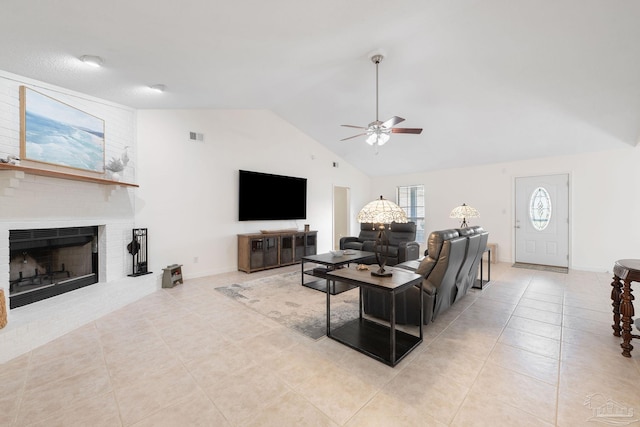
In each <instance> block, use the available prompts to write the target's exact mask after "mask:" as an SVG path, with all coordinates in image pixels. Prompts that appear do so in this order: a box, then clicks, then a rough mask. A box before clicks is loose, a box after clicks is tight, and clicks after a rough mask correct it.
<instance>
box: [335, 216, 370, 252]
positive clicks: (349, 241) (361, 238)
mask: <svg viewBox="0 0 640 427" xmlns="http://www.w3.org/2000/svg"><path fill="white" fill-rule="evenodd" d="M377 235H378V230H377V229H376V226H375V225H374V224H371V223H365V222H363V223H361V224H360V234H359V235H358V237H355V236H349V237H342V238H340V249H355V250H358V251H361V250H363V249H362V245H363V244H364V242H366V241H373V240H376V236H377Z"/></svg>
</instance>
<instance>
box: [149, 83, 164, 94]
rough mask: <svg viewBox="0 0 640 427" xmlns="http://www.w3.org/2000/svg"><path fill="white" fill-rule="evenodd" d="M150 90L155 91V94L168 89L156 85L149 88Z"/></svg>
mask: <svg viewBox="0 0 640 427" xmlns="http://www.w3.org/2000/svg"><path fill="white" fill-rule="evenodd" d="M149 89H151V90H153V91H155V92H159V93H162V92H164V91H165V90H167V87H166V86H165V85H163V84H155V85H151V86H149Z"/></svg>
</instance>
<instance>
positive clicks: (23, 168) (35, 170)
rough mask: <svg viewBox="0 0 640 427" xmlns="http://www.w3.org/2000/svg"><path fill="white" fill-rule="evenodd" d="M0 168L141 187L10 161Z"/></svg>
mask: <svg viewBox="0 0 640 427" xmlns="http://www.w3.org/2000/svg"><path fill="white" fill-rule="evenodd" d="M0 170H12V171H19V172H24V173H26V174H31V175H40V176H49V177H52V178H59V179H70V180H74V181H85V182H94V183H97V184H103V185H121V186H123V187H139V185H138V184H130V183H128V182H121V181H113V180H110V179H104V178H96V177H92V176H84V175H76V174H73V173H67V172H58V171H52V170H46V169H39V168H32V167H28V166H18V165H12V164H9V163H0Z"/></svg>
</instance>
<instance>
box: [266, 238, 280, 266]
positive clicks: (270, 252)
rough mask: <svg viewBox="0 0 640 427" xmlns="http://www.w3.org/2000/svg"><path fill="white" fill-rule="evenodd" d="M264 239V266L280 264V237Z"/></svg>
mask: <svg viewBox="0 0 640 427" xmlns="http://www.w3.org/2000/svg"><path fill="white" fill-rule="evenodd" d="M263 240H264V266H265V267H275V266H277V265H278V237H277V236H275V237H265V238H264V239H263Z"/></svg>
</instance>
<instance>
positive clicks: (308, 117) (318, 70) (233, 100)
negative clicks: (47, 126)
mask: <svg viewBox="0 0 640 427" xmlns="http://www.w3.org/2000/svg"><path fill="white" fill-rule="evenodd" d="M639 41H640V2H639V1H637V0H616V1H611V0H542V1H534V0H398V1H396V2H389V1H380V0H349V1H344V0H323V1H315V2H307V1H300V0H271V1H256V0H237V1H227V2H218V1H212V0H181V1H158V0H82V1H77V0H56V1H45V0H20V1H18V0H0V69H2V70H5V71H8V72H11V73H15V74H18V75H22V76H26V77H30V78H33V79H37V80H41V81H44V82H47V83H51V84H55V85H59V86H62V87H65V88H69V89H72V90H75V91H79V92H82V93H86V94H89V95H92V96H96V97H99V98H103V99H107V100H110V101H114V102H117V103H120V104H124V105H127V106H131V107H135V108H140V109H148V108H153V109H155V108H188V109H191V108H215V109H218V108H220V109H256V108H259V109H262V108H265V109H270V110H273V111H274V112H276V113H277V114H278V115H279V116H281V117H282V118H283V119H285V120H287V121H288V122H290V123H292V124H293V125H294V126H296V127H297V128H299V129H300V130H301V131H303V132H304V133H306V134H308V135H309V136H310V137H312V138H314V139H315V140H317V141H318V142H320V143H321V144H324V145H325V146H326V147H328V148H329V149H330V150H332V151H333V152H335V153H336V154H337V155H339V156H341V157H342V158H344V159H345V160H346V161H348V162H350V163H351V164H353V165H355V166H356V167H358V168H359V169H361V170H362V171H363V172H365V173H367V174H369V175H372V176H376V175H386V174H395V173H408V172H417V171H425V170H433V169H442V168H450V167H459V166H470V165H475V164H486V163H492V162H500V161H509V160H516V159H526V158H535V157H543V156H548V155H562V154H571V153H577V152H584V151H597V150H605V149H610V148H622V147H632V146H635V145H636V144H637V142H638V140H639V136H640V49H639V48H638V43H639ZM373 53H382V54H384V55H385V59H384V61H383V62H382V63H381V64H380V70H379V71H380V75H379V85H380V97H379V103H380V114H379V115H380V119H381V120H385V119H386V118H389V117H391V116H393V115H397V116H400V117H403V118H405V119H406V121H405V122H403V123H402V125H401V126H406V127H422V128H424V131H423V132H422V134H421V135H398V134H395V135H392V136H391V140H390V141H389V142H388V143H387V144H386V145H384V146H382V147H380V148H379V150H378V154H376V153H375V150H374V149H373V148H372V147H370V146H368V145H367V144H365V142H364V138H356V139H352V140H349V141H344V142H340V139H342V138H346V137H348V136H351V135H353V134H354V132H353V129H348V128H343V127H340V125H341V124H353V125H361V126H366V125H367V124H368V123H369V122H371V121H373V120H374V119H375V66H374V65H373V64H372V63H371V61H370V59H369V58H370V56H371V54H373ZM84 54H91V55H99V56H100V57H102V58H103V59H104V61H105V62H104V66H103V67H102V68H99V69H91V70H88V69H86V68H85V67H84V65H85V64H82V63H81V62H80V61H79V60H78V57H79V56H81V55H84ZM156 83H162V84H165V85H166V86H167V90H166V92H165V93H162V94H157V93H153V92H151V91H149V90H148V87H147V86H148V85H151V84H156Z"/></svg>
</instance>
